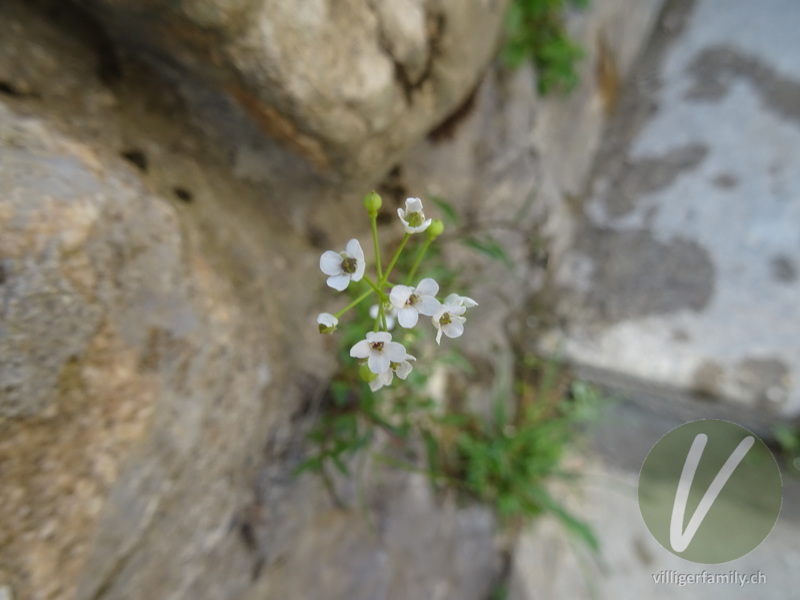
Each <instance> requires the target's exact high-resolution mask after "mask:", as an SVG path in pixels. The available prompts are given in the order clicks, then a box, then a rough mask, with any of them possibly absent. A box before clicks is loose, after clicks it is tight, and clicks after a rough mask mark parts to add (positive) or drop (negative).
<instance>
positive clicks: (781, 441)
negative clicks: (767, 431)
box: [772, 425, 800, 475]
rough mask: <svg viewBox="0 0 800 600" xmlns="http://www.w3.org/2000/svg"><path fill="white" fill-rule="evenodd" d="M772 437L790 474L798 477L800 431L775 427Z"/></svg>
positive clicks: (786, 426)
mask: <svg viewBox="0 0 800 600" xmlns="http://www.w3.org/2000/svg"><path fill="white" fill-rule="evenodd" d="M772 435H773V436H774V439H775V442H776V443H777V444H778V447H779V448H780V450H781V454H782V455H783V457H784V459H785V460H786V463H787V465H788V466H789V469H790V471H791V473H793V474H794V475H800V430H798V429H797V428H793V427H789V426H788V425H776V426H775V427H774V428H773V429H772Z"/></svg>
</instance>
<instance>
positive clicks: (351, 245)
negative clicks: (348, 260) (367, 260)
mask: <svg viewBox="0 0 800 600" xmlns="http://www.w3.org/2000/svg"><path fill="white" fill-rule="evenodd" d="M344 251H345V252H347V255H348V256H352V257H353V258H355V259H356V260H359V261H362V262H363V261H364V251H363V250H362V249H361V244H359V243H358V240H357V239H355V238H353V239H352V240H350V241H349V242H347V246H346V247H345V249H344Z"/></svg>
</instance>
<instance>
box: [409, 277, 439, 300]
mask: <svg viewBox="0 0 800 600" xmlns="http://www.w3.org/2000/svg"><path fill="white" fill-rule="evenodd" d="M415 291H416V292H417V294H419V295H420V296H435V295H436V294H438V293H439V284H438V283H436V280H435V279H431V278H430V277H426V278H425V279H423V280H422V281H420V282H419V283H418V284H417V289H416V290H415Z"/></svg>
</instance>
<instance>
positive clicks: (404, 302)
mask: <svg viewBox="0 0 800 600" xmlns="http://www.w3.org/2000/svg"><path fill="white" fill-rule="evenodd" d="M438 291H439V284H438V283H436V282H435V281H434V280H433V279H431V278H429V277H428V278H425V279H423V280H422V281H420V282H419V285H418V286H417V287H415V288H412V287H409V286H407V285H396V286H394V287H393V288H392V291H391V292H389V301H390V302H391V303H392V306H394V307H395V308H397V320H398V321H399V322H400V325H401V326H403V327H405V328H406V329H409V328H411V327H414V325H416V324H417V321H418V320H419V316H420V315H425V316H428V317H430V316H432V315H433V314H434V313H435V312H436V311H437V310H439V307H440V306H441V304H440V303H439V301H438V300H437V299H436V294H437V292H438Z"/></svg>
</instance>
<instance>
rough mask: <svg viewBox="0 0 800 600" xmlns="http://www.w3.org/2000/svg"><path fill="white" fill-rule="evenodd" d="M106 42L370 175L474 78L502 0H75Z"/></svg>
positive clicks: (325, 164)
mask: <svg viewBox="0 0 800 600" xmlns="http://www.w3.org/2000/svg"><path fill="white" fill-rule="evenodd" d="M81 4H82V5H84V6H86V7H87V8H88V9H89V10H91V11H92V12H93V13H94V14H95V15H96V16H97V17H98V18H99V19H100V21H101V22H102V24H103V26H104V27H105V28H107V30H108V31H109V32H110V35H111V37H112V38H113V39H114V40H115V42H117V43H122V44H124V46H126V47H127V48H129V49H133V50H134V51H137V52H147V53H150V54H152V55H154V56H155V57H156V62H157V63H166V64H168V65H169V66H170V69H175V68H177V69H180V70H186V71H188V72H190V73H192V74H194V75H195V76H196V77H198V78H199V79H200V80H202V81H204V82H205V84H206V85H208V84H211V86H212V87H213V88H215V89H221V90H224V92H225V93H226V94H227V95H228V96H229V97H230V98H233V99H234V101H235V102H236V103H237V104H238V106H239V107H240V108H241V109H243V110H244V111H245V112H246V113H247V114H248V115H249V117H250V119H251V123H252V125H251V126H252V127H255V128H258V129H259V130H260V131H261V132H262V133H263V134H265V135H266V136H268V137H271V138H274V139H277V140H280V142H281V143H283V144H284V145H286V146H287V147H290V148H291V149H292V150H293V151H295V152H296V153H299V154H300V155H302V156H303V157H304V158H305V160H307V161H308V162H309V163H310V164H312V165H313V166H314V168H315V169H316V170H317V171H318V172H322V173H324V174H326V175H327V176H329V177H333V178H334V179H339V180H340V181H341V180H352V179H355V180H366V181H372V182H373V184H374V183H375V182H376V179H377V178H378V177H381V176H382V175H383V174H384V173H385V172H386V171H387V170H388V169H389V167H391V166H392V165H393V164H394V163H396V162H397V160H398V159H399V158H400V156H401V155H402V154H403V152H404V151H405V150H407V148H408V147H409V146H410V145H411V144H413V143H414V142H416V141H417V140H418V139H419V138H420V137H422V136H423V135H424V134H425V133H426V132H427V131H428V130H429V129H430V128H431V127H432V126H434V125H436V124H437V123H438V122H439V121H441V120H442V119H444V118H445V117H446V116H447V115H448V114H449V113H450V112H451V111H452V110H453V109H454V108H455V107H456V106H457V105H458V104H459V103H460V102H461V101H462V100H463V99H464V97H465V96H466V95H467V94H469V92H470V91H471V90H472V89H473V88H474V87H475V85H476V84H477V82H478V80H479V78H480V77H481V75H482V74H483V72H484V70H485V68H486V65H487V64H488V62H489V60H490V58H491V57H492V56H493V54H494V52H495V50H496V48H497V42H498V36H499V34H500V31H501V27H500V25H501V23H502V20H503V15H504V13H505V8H506V6H507V4H508V2H507V0H489V1H486V0H469V1H467V2H465V1H457V0H446V1H440V2H431V1H428V0H403V1H402V2H392V3H383V2H376V1H374V0H347V1H344V2H342V1H338V0H337V1H330V0H320V1H317V2H314V3H312V4H307V5H304V6H303V7H302V8H301V9H299V8H298V6H297V4H296V3H294V2H291V1H286V0H262V1H257V2H252V1H248V2H241V1H240V2H234V3H231V2H221V1H219V0H184V1H182V2H180V3H177V4H176V3H174V2H165V1H157V2H149V3H147V4H142V3H140V2H133V1H128V0H123V1H117V0H115V1H113V2H112V1H105V0H82V1H81Z"/></svg>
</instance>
